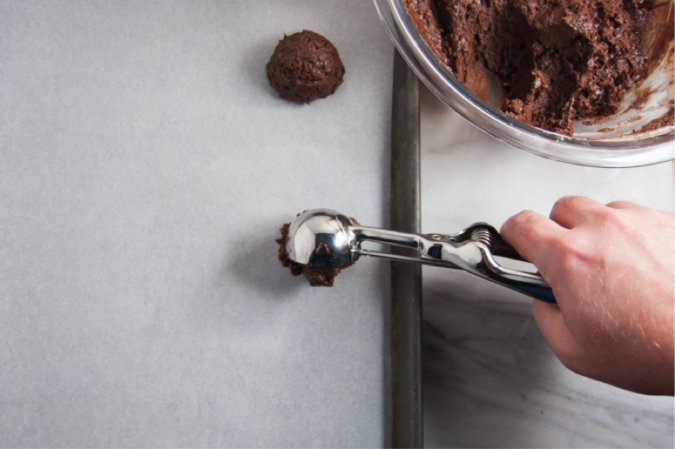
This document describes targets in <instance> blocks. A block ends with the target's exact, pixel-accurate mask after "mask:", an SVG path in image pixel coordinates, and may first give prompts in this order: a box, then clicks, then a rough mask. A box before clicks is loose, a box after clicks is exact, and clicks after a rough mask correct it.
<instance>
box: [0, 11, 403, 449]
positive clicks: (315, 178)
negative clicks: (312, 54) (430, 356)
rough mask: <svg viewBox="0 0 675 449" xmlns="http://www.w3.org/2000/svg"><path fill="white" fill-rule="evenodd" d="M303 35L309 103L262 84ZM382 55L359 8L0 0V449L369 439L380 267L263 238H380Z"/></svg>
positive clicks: (385, 86)
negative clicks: (341, 73) (330, 88)
mask: <svg viewBox="0 0 675 449" xmlns="http://www.w3.org/2000/svg"><path fill="white" fill-rule="evenodd" d="M303 28H308V29H312V30H314V31H316V32H319V33H321V34H324V35H325V36H326V37H328V38H329V39H330V40H332V41H333V43H334V44H335V45H336V47H337V48H338V50H339V52H340V55H341V56H342V59H343V61H344V64H345V66H346V69H347V74H346V77H345V83H344V85H343V86H341V87H340V88H339V90H338V91H337V93H336V94H335V95H334V96H332V97H330V98H328V99H325V100H318V101H316V102H315V103H313V104H312V105H310V106H306V105H296V104H291V103H288V102H285V101H282V100H279V99H277V98H276V95H275V94H274V92H273V91H272V90H271V88H270V87H269V86H268V84H267V80H266V78H265V74H264V65H265V63H266V62H267V60H268V59H269V55H270V54H271V52H272V50H273V49H274V46H275V45H276V43H277V41H278V40H279V39H280V38H281V37H282V36H283V33H288V34H290V33H292V32H296V31H299V30H301V29H303ZM392 55H393V47H392V45H391V43H390V41H389V38H388V37H387V35H386V33H385V32H384V29H383V28H382V26H381V24H380V22H379V19H378V18H377V15H376V12H375V9H374V7H373V6H372V4H370V3H369V2H363V1H358V0H354V1H349V2H347V4H345V2H344V0H335V1H328V0H322V1H321V2H317V1H311V0H306V1H299V0H293V1H290V0H289V1H254V2H252V1H244V0H242V1H228V2H221V1H150V0H148V1H142V2H138V1H115V2H109V1H100V0H99V1H89V0H88V1H84V0H83V1H74V0H68V1H26V0H21V1H2V2H0V61H1V62H0V192H2V194H1V195H0V446H9V447H29V446H30V447H36V446H43V447H48V446H49V447H58V446H61V447H64V446H70V447H81V446H97V447H104V446H117V447H120V446H133V447H141V446H143V447H158V446H160V447H171V446H190V447H198V446H236V447H251V446H275V447H282V446H312V447H315V446H343V447H346V446H359V447H364V446H382V445H385V446H386V445H387V444H388V438H389V432H390V429H389V428H388V426H389V424H388V422H389V415H388V412H387V410H388V409H389V406H390V404H389V403H388V399H387V398H388V396H387V394H385V393H388V388H389V384H388V382H389V381H388V379H389V373H388V368H387V363H388V338H389V336H388V331H387V329H388V327H387V326H388V323H387V319H386V317H387V313H388V310H387V298H388V297H389V277H388V264H386V263H383V262H382V263H380V262H377V261H364V262H361V263H360V266H359V267H358V269H356V268H353V269H350V270H347V272H345V273H344V274H343V275H341V276H340V277H339V278H338V279H337V284H338V286H339V287H338V288H335V289H310V288H309V287H308V286H307V285H306V283H305V281H304V280H303V279H299V278H292V277H291V276H290V275H289V274H288V272H287V271H285V270H284V269H282V268H281V266H280V265H279V263H278V261H277V260H276V244H275V243H274V238H276V237H277V234H278V231H277V229H278V228H279V226H280V225H281V224H282V223H283V222H284V221H290V220H291V219H292V218H293V216H294V214H295V213H296V212H300V211H302V210H304V209H306V208H312V207H329V208H334V209H337V210H340V211H344V212H346V213H348V214H350V215H352V216H354V217H357V218H358V219H359V220H360V221H361V222H362V223H367V224H369V225H372V226H383V225H386V224H387V223H386V222H385V221H386V220H385V218H384V217H387V216H388V209H387V207H386V206H385V205H386V204H387V201H386V199H387V198H388V182H389V181H388V179H389V156H388V154H389V142H388V141H389V118H390V111H391V109H390V105H391V67H392ZM338 187H339V188H338Z"/></svg>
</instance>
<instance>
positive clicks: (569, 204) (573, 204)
mask: <svg viewBox="0 0 675 449" xmlns="http://www.w3.org/2000/svg"><path fill="white" fill-rule="evenodd" d="M586 201H587V199H586V198H584V197H582V196H572V195H568V196H564V197H562V198H560V199H559V200H558V201H556V202H555V204H554V205H553V210H556V209H558V210H560V209H563V210H569V209H579V208H581V206H583V204H584V203H585V202H586Z"/></svg>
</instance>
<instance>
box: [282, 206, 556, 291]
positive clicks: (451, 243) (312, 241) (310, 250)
mask: <svg viewBox="0 0 675 449" xmlns="http://www.w3.org/2000/svg"><path fill="white" fill-rule="evenodd" d="M364 242H376V243H381V244H384V245H389V246H397V247H403V248H409V249H410V250H411V255H399V254H391V253H385V252H379V251H371V250H367V249H364V248H361V244H362V243H364ZM286 252H287V253H288V257H289V258H290V259H291V260H293V261H294V262H297V263H299V264H302V265H310V266H314V267H326V268H340V267H345V266H348V265H351V264H353V263H355V262H356V261H357V260H359V258H360V257H361V256H373V257H380V258H383V259H389V260H395V261H400V262H411V263H420V264H424V265H434V266H438V267H444V268H452V269H461V270H465V271H468V272H469V273H472V274H474V275H476V276H479V277H481V278H483V279H487V280H489V281H492V282H495V283H497V284H500V285H503V286H504V287H507V288H510V289H512V290H516V291H518V292H521V293H523V294H525V295H528V296H531V297H533V298H535V299H538V300H540V301H544V302H548V303H555V302H556V300H555V297H554V296H553V291H552V290H551V287H550V286H549V285H548V283H547V282H546V281H545V280H544V279H543V278H542V277H541V276H540V275H539V274H538V273H528V272H525V271H520V270H514V269H511V268H507V267H504V266H502V265H500V264H499V263H498V262H497V260H496V259H495V257H504V258H508V259H513V260H520V261H523V259H522V257H520V256H519V255H518V253H517V252H516V251H515V250H514V249H513V248H512V247H511V246H509V245H508V244H507V243H506V242H505V241H504V239H503V238H502V237H501V235H500V234H499V232H498V231H497V230H496V229H495V228H494V227H493V226H491V225H489V224H487V223H475V224H473V225H471V226H469V227H468V228H466V229H464V230H463V231H461V232H458V233H456V234H409V233H405V232H398V231H392V230H388V229H380V228H372V227H368V226H361V225H360V224H357V223H355V222H354V221H353V220H352V219H350V218H349V217H348V216H347V215H344V214H342V213H340V212H336V211H334V210H330V209H312V210H310V211H307V212H305V213H304V214H302V215H300V216H298V217H297V218H296V219H295V220H294V221H293V222H292V223H291V226H290V229H289V232H288V240H287V242H286Z"/></svg>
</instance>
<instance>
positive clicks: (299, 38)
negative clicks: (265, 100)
mask: <svg viewBox="0 0 675 449" xmlns="http://www.w3.org/2000/svg"><path fill="white" fill-rule="evenodd" d="M266 71H267V79H268V80H269V82H270V85H271V86H272V87H273V88H274V90H276V91H277V92H278V93H279V96H280V97H281V98H284V99H286V100H291V101H295V102H298V103H303V102H304V103H307V104H309V103H311V102H312V101H314V100H316V99H317V98H326V97H327V96H329V95H332V94H333V93H335V90H336V89H337V88H338V86H339V85H340V84H342V81H343V78H344V74H345V68H344V65H342V60H340V55H339V54H338V51H337V49H336V48H335V47H334V46H333V44H332V43H331V42H330V41H329V40H328V39H326V38H325V37H323V36H322V35H320V34H317V33H315V32H313V31H309V30H303V31H301V32H300V33H295V34H291V35H290V36H286V35H284V38H283V39H282V40H280V41H279V44H277V47H276V48H275V49H274V53H273V54H272V57H271V58H270V60H269V62H268V63H267V66H266Z"/></svg>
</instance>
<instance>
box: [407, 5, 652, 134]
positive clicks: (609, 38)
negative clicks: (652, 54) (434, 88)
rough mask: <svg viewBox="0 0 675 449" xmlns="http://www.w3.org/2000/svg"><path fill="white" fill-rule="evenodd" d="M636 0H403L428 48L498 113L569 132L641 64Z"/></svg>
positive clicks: (611, 100) (608, 106)
mask: <svg viewBox="0 0 675 449" xmlns="http://www.w3.org/2000/svg"><path fill="white" fill-rule="evenodd" d="M642 1H643V0H594V1H592V2H591V1H587V0H482V1H476V0H403V2H404V4H405V7H406V9H407V12H408V15H409V16H410V18H411V20H412V21H413V24H414V25H415V27H416V29H417V30H418V32H419V33H420V35H421V36H422V38H423V39H424V41H425V42H426V43H427V45H428V46H429V48H430V49H431V51H432V52H433V53H434V55H435V56H436V57H437V58H438V59H439V60H440V61H441V62H442V63H443V64H444V65H445V66H446V67H447V68H448V69H449V70H450V72H452V73H453V74H454V75H455V76H456V77H457V78H458V79H459V80H460V81H461V82H462V83H463V84H464V85H465V86H467V87H468V88H469V89H470V90H471V91H473V92H474V93H475V94H477V95H479V96H480V97H482V98H483V99H486V100H487V97H488V84H489V82H488V80H489V76H490V75H489V74H492V75H494V76H496V78H497V79H498V80H499V84H500V85H501V90H502V98H501V99H500V101H499V106H500V108H501V110H502V111H503V112H505V113H506V114H508V115H510V116H512V117H514V118H516V119H518V120H521V121H523V122H525V123H528V124H530V125H533V126H537V127H540V128H543V129H545V130H549V131H553V132H557V133H560V134H565V135H572V133H573V125H574V120H580V119H593V118H597V117H601V116H607V115H611V114H613V113H614V112H616V111H617V108H618V107H619V105H620V102H621V100H622V98H623V96H624V94H625V93H626V91H627V90H628V89H629V88H630V87H631V86H632V85H633V84H634V83H635V82H636V80H638V79H640V78H641V77H643V76H644V75H645V74H646V73H645V72H646V69H647V67H646V66H647V64H646V58H645V56H644V55H643V53H642V41H641V27H642V25H643V23H644V21H645V18H646V14H647V9H645V8H640V5H641V3H642Z"/></svg>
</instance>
